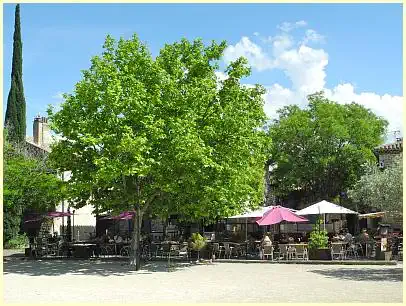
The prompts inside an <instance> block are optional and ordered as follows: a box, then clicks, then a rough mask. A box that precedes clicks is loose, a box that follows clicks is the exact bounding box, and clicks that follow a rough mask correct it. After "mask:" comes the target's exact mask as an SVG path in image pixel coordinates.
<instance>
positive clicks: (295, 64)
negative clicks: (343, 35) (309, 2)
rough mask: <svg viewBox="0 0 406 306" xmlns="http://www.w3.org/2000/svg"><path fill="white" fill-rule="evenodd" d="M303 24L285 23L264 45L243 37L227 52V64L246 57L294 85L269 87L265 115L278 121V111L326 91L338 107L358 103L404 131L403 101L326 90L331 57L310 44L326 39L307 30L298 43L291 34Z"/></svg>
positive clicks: (340, 88)
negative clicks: (284, 76) (312, 94)
mask: <svg viewBox="0 0 406 306" xmlns="http://www.w3.org/2000/svg"><path fill="white" fill-rule="evenodd" d="M306 25H307V24H306V22H304V21H299V22H296V23H282V24H281V25H279V26H278V28H279V29H280V30H281V31H282V32H281V33H279V35H276V36H273V37H268V38H260V39H259V40H260V42H261V45H259V44H256V43H254V42H252V41H251V40H250V39H249V38H248V37H242V38H241V40H240V41H239V42H238V43H237V44H235V45H234V46H229V47H228V48H227V49H226V52H225V56H224V58H225V61H226V62H229V61H232V60H235V59H236V58H238V57H239V56H245V57H246V58H247V59H248V62H249V63H250V65H251V66H252V67H253V68H254V69H256V70H258V71H264V70H272V69H279V70H281V71H283V73H284V74H285V75H286V76H287V78H288V79H289V81H290V82H291V86H290V87H289V88H285V87H283V86H281V85H280V84H278V83H275V84H270V85H266V89H267V93H266V94H265V96H264V98H265V106H264V109H265V112H266V114H267V115H268V116H269V117H270V118H275V117H276V115H277V113H276V111H277V110H278V109H280V108H281V107H283V106H286V105H289V104H297V105H299V106H301V107H303V106H305V105H306V104H307V99H306V97H307V95H309V94H311V93H314V92H316V91H321V90H323V91H324V92H325V94H326V96H327V97H328V98H330V99H332V100H334V101H337V102H339V103H343V104H344V103H351V102H356V103H359V104H361V105H363V106H365V107H367V108H369V109H371V110H372V111H373V112H374V113H376V114H377V115H379V116H382V117H384V118H385V119H387V120H388V121H389V130H401V131H402V122H403V120H402V112H403V107H402V103H403V97H400V96H393V95H390V94H384V95H379V94H376V93H374V92H357V91H356V88H355V86H354V84H352V83H350V82H345V83H342V84H338V85H336V86H335V87H333V88H326V67H327V65H328V61H329V58H328V53H327V52H326V51H325V50H324V49H322V48H313V47H310V46H309V45H308V43H309V42H314V43H319V42H324V39H325V38H324V36H323V35H321V34H319V33H317V32H316V31H315V30H312V29H307V30H306V31H305V35H304V37H302V39H301V40H299V44H296V43H295V39H294V38H293V37H292V36H290V34H289V33H288V32H289V31H291V30H293V29H295V28H298V27H305V26H306Z"/></svg>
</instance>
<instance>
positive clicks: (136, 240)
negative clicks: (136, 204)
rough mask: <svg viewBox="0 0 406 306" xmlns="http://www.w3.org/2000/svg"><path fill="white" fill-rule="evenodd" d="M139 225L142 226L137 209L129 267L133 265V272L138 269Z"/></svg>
mask: <svg viewBox="0 0 406 306" xmlns="http://www.w3.org/2000/svg"><path fill="white" fill-rule="evenodd" d="M141 224H142V213H141V211H140V209H137V211H136V212H135V216H134V229H133V237H132V240H131V261H130V265H132V266H134V265H135V270H136V271H138V270H139V269H140V266H141V265H140V237H141Z"/></svg>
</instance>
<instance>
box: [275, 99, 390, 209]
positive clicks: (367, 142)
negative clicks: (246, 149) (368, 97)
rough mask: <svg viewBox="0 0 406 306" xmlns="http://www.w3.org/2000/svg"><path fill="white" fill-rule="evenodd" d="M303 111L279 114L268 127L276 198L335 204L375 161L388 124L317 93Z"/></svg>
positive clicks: (289, 109)
mask: <svg viewBox="0 0 406 306" xmlns="http://www.w3.org/2000/svg"><path fill="white" fill-rule="evenodd" d="M308 100H309V104H308V107H307V108H305V109H301V108H299V107H298V106H296V105H291V106H287V107H284V108H282V109H280V110H279V118H278V119H277V120H275V121H274V122H273V124H271V126H270V130H269V137H270V138H271V139H272V149H271V159H272V161H273V164H274V166H275V168H274V169H273V171H272V174H271V184H272V185H273V191H274V192H275V194H276V195H278V196H282V197H283V196H286V195H288V194H289V193H291V192H294V191H295V192H298V193H300V194H301V195H302V199H303V201H304V202H307V203H312V202H314V201H316V200H320V199H332V198H335V197H337V196H338V195H339V194H340V192H344V191H346V190H347V189H348V188H350V187H351V186H353V185H354V184H355V183H356V182H357V180H358V179H359V178H360V176H361V175H362V174H363V171H364V169H363V165H364V164H365V163H366V162H371V161H373V160H375V156H374V154H373V149H374V148H375V147H376V146H377V145H379V144H381V143H382V141H383V134H384V131H385V129H386V126H387V122H386V121H385V120H384V119H382V118H380V117H378V116H376V115H375V114H374V113H373V112H372V111H370V110H368V109H366V108H364V107H363V106H361V105H358V104H356V103H351V104H345V105H341V104H338V103H336V102H334V101H330V100H328V99H327V98H325V97H324V95H323V93H316V94H313V95H310V96H309V97H308Z"/></svg>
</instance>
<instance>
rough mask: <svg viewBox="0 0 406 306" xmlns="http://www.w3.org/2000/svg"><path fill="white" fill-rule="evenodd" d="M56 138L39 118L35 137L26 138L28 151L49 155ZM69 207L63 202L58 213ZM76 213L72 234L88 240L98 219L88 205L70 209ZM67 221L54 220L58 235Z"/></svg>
mask: <svg viewBox="0 0 406 306" xmlns="http://www.w3.org/2000/svg"><path fill="white" fill-rule="evenodd" d="M53 141H54V138H53V137H52V135H51V130H50V128H49V124H48V119H47V118H46V117H41V116H37V117H35V118H34V122H33V136H32V137H30V136H28V137H27V138H26V144H27V147H28V150H29V151H31V152H32V153H34V154H36V155H47V154H49V153H50V152H51V144H52V142H53ZM70 176H71V173H70V172H64V173H63V174H61V179H63V180H65V181H68V180H69V179H70ZM68 207H69V205H68V204H67V203H66V202H65V201H63V202H62V203H59V204H58V205H57V207H56V211H63V212H65V211H67V210H68ZM73 211H75V214H74V217H72V218H71V220H72V225H73V228H72V232H73V235H74V239H75V240H77V239H79V240H82V239H85V238H88V236H89V234H90V233H94V232H95V230H96V217H95V216H94V215H93V214H92V212H93V207H92V206H91V205H86V206H84V207H82V208H80V209H74V208H70V212H73ZM66 222H67V220H65V218H55V219H54V230H55V231H56V232H57V233H59V234H60V233H61V232H62V228H63V227H64V226H65V225H66Z"/></svg>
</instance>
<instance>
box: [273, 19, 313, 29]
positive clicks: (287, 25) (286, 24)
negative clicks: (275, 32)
mask: <svg viewBox="0 0 406 306" xmlns="http://www.w3.org/2000/svg"><path fill="white" fill-rule="evenodd" d="M305 26H307V22H306V21H304V20H300V21H296V22H282V23H281V24H280V25H278V27H277V28H278V29H279V30H281V31H283V32H290V31H292V30H294V29H297V28H302V27H305Z"/></svg>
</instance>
